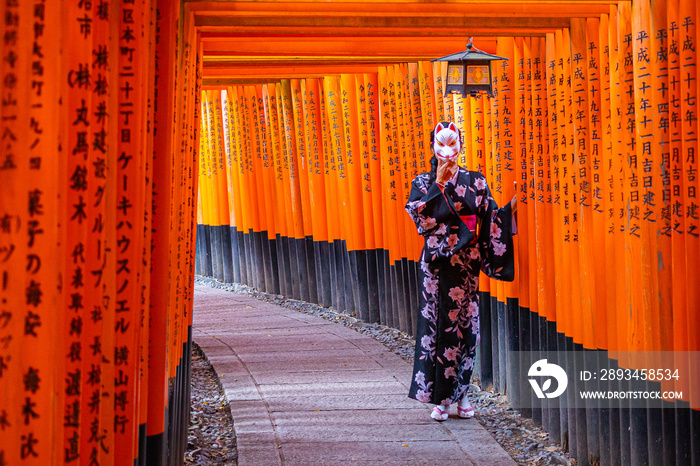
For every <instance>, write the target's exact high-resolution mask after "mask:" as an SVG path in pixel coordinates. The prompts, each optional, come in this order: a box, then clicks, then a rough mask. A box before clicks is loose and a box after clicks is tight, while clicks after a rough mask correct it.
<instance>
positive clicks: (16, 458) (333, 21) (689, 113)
mask: <svg viewBox="0 0 700 466" xmlns="http://www.w3.org/2000/svg"><path fill="white" fill-rule="evenodd" d="M697 8H698V6H697V4H696V2H694V1H685V0H680V1H679V0H665V1H664V0H659V1H649V0H642V1H634V2H629V1H613V0H605V1H604V0H591V1H589V2H578V1H577V2H574V1H549V2H534V1H527V0H523V1H502V2H493V3H479V2H471V1H454V2H445V3H430V2H422V1H401V0H397V1H394V2H362V1H358V2H355V3H349V2H315V1H310V2H297V1H293V0H291V1H288V2H264V1H263V2H246V1H235V2H234V1H231V2H227V1H222V2H172V1H165V0H121V1H117V0H92V1H78V0H74V1H61V0H27V1H24V0H22V1H17V0H6V1H3V2H2V4H1V5H0V18H1V21H2V39H1V40H2V49H1V55H2V59H1V61H0V76H1V78H2V79H1V80H0V87H1V90H0V93H1V94H0V95H1V97H2V101H1V106H0V108H1V119H2V120H1V123H0V124H1V126H0V186H1V188H0V465H2V466H5V465H17V464H27V465H31V464H42V465H43V464H63V463H66V464H68V463H73V464H78V463H79V464H101V465H109V464H117V465H125V464H134V463H137V464H148V465H158V464H179V463H181V462H182V458H183V452H184V449H185V446H186V431H187V423H188V411H189V356H188V355H189V350H190V342H191V332H190V329H191V321H192V320H191V319H192V295H193V281H194V274H195V268H196V272H197V273H199V274H201V275H207V276H213V277H215V278H218V279H221V280H223V281H226V282H240V283H244V284H247V285H249V286H252V287H256V288H258V289H260V290H263V291H266V292H268V293H275V294H283V295H285V296H289V297H292V298H297V299H303V300H308V301H312V302H316V303H321V304H323V305H326V306H332V307H334V308H336V309H339V310H342V311H348V312H355V313H356V314H357V316H358V317H360V318H361V319H363V320H365V321H371V322H380V323H382V324H386V325H388V326H392V327H396V328H399V329H401V330H404V331H406V332H409V333H411V332H412V331H413V326H414V318H413V317H412V316H413V315H414V314H415V312H417V296H418V294H417V293H418V291H417V287H418V283H417V270H416V260H417V258H418V254H419V251H420V249H421V238H420V237H419V236H418V235H417V233H416V232H415V227H414V225H413V224H412V223H411V222H410V221H409V218H408V216H407V215H406V214H405V212H404V210H403V207H404V204H405V201H406V198H407V191H408V188H409V186H410V182H411V180H412V178H413V177H414V176H415V175H416V174H417V173H420V172H422V171H425V170H426V168H427V161H428V160H429V154H430V152H429V147H428V143H429V131H430V129H431V128H432V127H433V126H434V124H435V123H436V122H437V121H440V120H453V121H455V122H456V123H457V125H458V126H459V127H460V128H461V129H462V131H463V134H464V139H465V150H464V152H463V154H462V155H461V163H462V164H463V165H464V166H467V167H469V168H471V169H474V170H480V171H482V172H483V173H484V174H485V176H486V178H487V180H488V182H489V185H490V187H491V190H492V192H493V194H494V197H495V199H496V201H497V202H498V203H499V204H503V203H505V202H507V201H508V200H509V199H510V198H511V197H512V196H513V194H514V187H513V186H514V183H513V182H514V181H515V182H517V195H518V203H519V208H518V230H519V233H518V235H517V236H516V248H517V250H516V253H515V255H516V264H517V276H516V279H515V281H513V282H512V283H504V282H497V281H492V280H490V279H487V278H485V277H482V279H481V282H480V291H481V294H482V296H481V309H480V312H481V325H482V336H483V337H482V340H481V344H480V347H479V363H478V367H477V370H476V375H477V376H478V377H479V378H480V380H481V382H482V384H484V385H485V386H486V387H492V388H493V389H495V390H498V391H500V392H505V393H506V394H507V396H508V397H509V399H510V400H511V401H513V402H514V403H516V402H517V401H519V400H522V399H523V398H524V397H532V396H533V395H532V393H531V392H530V391H528V390H527V388H524V389H521V387H519V386H518V384H516V383H514V382H513V381H514V380H516V378H517V377H518V376H519V375H520V374H521V373H522V372H523V371H527V367H521V364H520V363H519V360H518V359H517V358H516V357H514V356H513V353H511V352H509V351H513V350H523V351H524V350H530V351H545V350H548V351H558V352H564V351H571V350H582V351H583V350H585V351H588V352H590V351H592V350H600V351H599V352H598V353H599V354H600V358H601V360H604V361H607V363H611V364H614V365H617V366H615V367H621V368H630V369H634V368H639V367H648V366H649V365H650V364H651V363H650V362H649V361H646V360H645V359H644V358H643V355H644V354H647V353H645V352H650V351H654V352H660V351H666V352H673V353H671V354H672V355H673V357H674V358H675V359H676V364H677V366H680V367H682V368H684V369H685V370H686V371H687V373H688V374H689V375H688V377H684V378H683V379H682V380H672V381H669V382H665V383H664V384H663V385H661V384H659V383H657V382H653V383H649V384H648V386H652V387H657V388H659V385H661V388H663V389H673V390H678V391H681V390H682V393H683V396H682V398H681V399H680V400H675V401H668V402H664V406H665V407H664V408H662V409H658V408H654V409H651V408H650V409H644V408H634V409H632V408H625V407H620V406H619V405H614V406H613V405H612V404H610V405H608V404H606V403H605V402H597V403H596V402H591V404H590V405H589V406H587V409H574V408H570V407H568V405H567V399H566V397H560V398H559V399H556V400H548V401H547V402H546V403H539V404H538V403H536V401H537V400H536V399H535V400H534V401H535V402H534V404H533V405H532V406H533V407H532V408H531V409H523V410H522V413H523V414H524V415H526V416H531V417H532V418H533V419H534V420H535V421H536V422H538V423H541V424H542V425H543V426H544V428H545V429H546V430H547V431H548V432H549V433H550V435H551V437H552V438H553V439H554V440H557V441H559V442H562V443H563V444H564V446H565V448H568V450H569V452H570V453H571V455H572V457H574V458H576V459H577V460H578V461H579V463H581V464H584V463H588V462H591V463H597V462H598V461H600V464H647V463H648V464H655V465H657V464H697V463H698V459H699V458H700V439H699V437H700V417H699V416H698V413H699V410H698V408H700V389H699V388H698V387H700V380H699V377H700V375H699V373H698V370H697V369H698V367H697V365H693V363H692V362H689V360H688V358H685V357H684V355H689V354H690V355H692V354H693V353H690V352H692V351H698V349H700V348H699V346H700V343H699V342H698V341H699V340H698V333H699V332H700V309H699V306H700V303H699V299H700V286H699V285H700V283H699V281H698V278H697V276H698V275H697V270H696V268H697V266H698V262H699V258H700V238H699V235H700V230H699V229H698V222H699V219H698V216H699V215H700V212H699V211H698V201H697V194H698V193H697V190H698V181H699V180H698V172H697V171H698V161H697V158H696V156H697V148H698V141H697V136H698V118H697V116H698V102H697V97H698V90H699V81H698V79H697V69H696V63H697V58H696V54H697V46H698V37H697V35H698V33H697V19H698V16H697V14H698V12H697V11H696V10H697ZM469 37H474V44H475V46H476V47H478V48H479V49H481V50H484V51H486V52H490V53H494V54H497V55H499V56H502V57H506V58H508V60H502V61H497V62H494V63H495V66H494V76H493V78H492V81H493V84H494V88H495V93H494V94H495V95H494V96H493V97H487V96H480V97H465V98H462V97H461V96H457V95H448V96H444V92H443V83H444V76H445V69H444V67H442V66H441V65H440V64H439V63H437V62H431V61H430V60H431V59H433V58H437V57H441V56H444V55H447V54H450V53H454V52H458V51H460V50H464V48H465V44H466V42H467V39H468V38H469ZM197 199H199V202H197ZM195 262H196V265H195ZM689 366H690V367H689ZM652 367H653V365H652ZM688 369H689V370H688ZM571 384H572V386H577V384H579V382H578V381H571ZM630 386H631V385H630ZM624 387H626V385H624ZM623 406H624V405H623Z"/></svg>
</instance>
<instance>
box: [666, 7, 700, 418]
mask: <svg viewBox="0 0 700 466" xmlns="http://www.w3.org/2000/svg"><path fill="white" fill-rule="evenodd" d="M697 10H698V6H697V4H695V3H693V2H690V3H687V2H680V3H679V7H678V14H679V17H678V19H679V22H678V24H679V25H680V29H679V31H677V32H679V33H680V34H681V35H680V37H681V38H682V44H683V46H682V47H679V48H680V57H679V59H680V63H681V73H680V78H681V79H680V81H681V82H680V89H681V102H680V115H679V116H680V118H681V128H682V129H681V134H682V141H681V159H682V161H683V164H682V165H683V173H682V175H681V178H682V180H683V188H682V189H683V193H682V194H683V198H684V207H685V208H684V210H683V211H682V212H681V215H685V229H684V230H683V231H684V235H685V257H686V268H687V271H690V270H692V266H691V265H690V264H692V263H693V261H692V260H691V259H689V258H697V257H700V230H699V229H698V223H699V222H698V221H699V219H700V213H699V212H698V207H699V206H698V200H697V199H698V187H699V186H698V161H697V157H698V139H697V138H698V132H699V130H700V128H699V127H698V114H699V113H700V112H698V110H697V109H698V104H697V99H698V83H697V79H698V72H697V69H696V66H691V65H690V64H696V63H697V57H698V55H697V49H696V47H697V38H698V34H697V19H698V17H697ZM674 110H675V108H674V109H672V110H671V111H672V112H673V111H674ZM691 275H692V273H691ZM697 283H698V281H697V279H695V278H694V277H689V276H687V275H686V292H687V308H686V309H687V317H686V319H687V333H686V336H687V340H688V350H689V351H698V350H700V344H699V343H698V341H697V335H698V332H700V290H699V289H698V286H697ZM696 361H697V359H696ZM691 369H692V370H691V373H690V376H691V380H689V384H688V385H689V389H690V397H689V401H690V403H691V406H692V407H693V408H695V409H700V388H699V384H700V368H698V367H697V366H694V367H691Z"/></svg>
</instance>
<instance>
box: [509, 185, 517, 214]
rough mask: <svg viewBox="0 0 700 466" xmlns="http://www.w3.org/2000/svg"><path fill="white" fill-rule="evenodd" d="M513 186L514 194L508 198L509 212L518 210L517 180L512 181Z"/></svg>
mask: <svg viewBox="0 0 700 466" xmlns="http://www.w3.org/2000/svg"><path fill="white" fill-rule="evenodd" d="M513 187H514V188H515V195H514V196H513V199H511V200H510V211H511V213H513V214H515V211H516V210H518V182H517V181H513Z"/></svg>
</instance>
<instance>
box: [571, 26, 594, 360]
mask: <svg viewBox="0 0 700 466" xmlns="http://www.w3.org/2000/svg"><path fill="white" fill-rule="evenodd" d="M570 29H571V54H572V57H571V82H572V102H571V103H572V116H573V121H572V123H573V126H574V128H575V132H574V134H573V141H572V142H573V146H571V147H570V148H569V149H570V151H569V155H570V156H571V157H572V160H571V164H570V165H569V167H570V169H571V171H572V180H576V181H575V183H576V185H575V188H572V189H573V202H572V206H571V212H572V214H571V216H572V223H573V220H577V221H576V223H575V224H576V232H577V233H576V235H577V242H576V243H575V244H574V245H573V248H572V269H571V272H572V274H574V276H575V275H579V277H580V278H578V277H577V278H576V279H575V280H574V283H573V285H572V286H573V288H574V289H577V290H578V292H579V293H580V302H579V309H580V311H579V312H580V316H579V318H578V319H577V320H576V321H575V322H576V324H575V325H577V326H578V325H579V324H580V325H581V326H582V328H581V336H580V339H581V340H580V341H581V343H582V344H583V347H584V348H587V349H595V347H596V343H595V341H594V335H593V330H594V319H593V317H594V309H595V306H594V299H595V296H596V294H595V291H596V289H595V276H596V272H597V270H598V266H599V264H598V263H597V262H596V263H595V264H594V263H592V262H593V250H594V248H595V245H594V237H593V230H592V228H593V219H592V216H593V199H592V197H593V194H592V183H591V181H592V176H591V165H592V164H591V157H592V155H591V145H592V143H591V140H590V139H591V133H592V128H591V124H590V117H589V113H590V111H591V109H590V95H589V86H590V85H591V83H589V81H588V75H589V69H590V58H589V52H590V49H592V48H593V47H594V46H596V45H595V42H593V43H592V46H590V47H589V42H588V41H587V40H586V20H585V19H583V18H572V19H571V28H570ZM593 84H594V83H593ZM577 272H578V274H577Z"/></svg>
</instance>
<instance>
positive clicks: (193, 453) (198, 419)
mask: <svg viewBox="0 0 700 466" xmlns="http://www.w3.org/2000/svg"><path fill="white" fill-rule="evenodd" d="M191 384H192V397H191V398H190V408H191V412H190V427H189V432H188V437H187V451H186V452H185V464H186V465H188V466H193V465H197V466H204V465H207V466H208V465H222V466H223V465H226V466H229V465H236V464H237V461H236V459H237V457H238V452H237V450H236V433H235V432H234V431H233V419H232V418H231V408H230V407H229V404H228V401H227V400H226V397H225V396H224V391H223V390H222V388H221V383H220V382H219V378H218V377H217V376H216V372H214V369H213V368H212V367H211V364H210V363H209V361H208V360H207V357H206V356H205V355H204V353H203V352H202V350H201V349H199V346H197V345H196V344H193V345H192V382H191Z"/></svg>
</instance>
